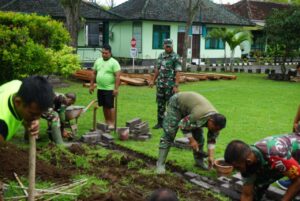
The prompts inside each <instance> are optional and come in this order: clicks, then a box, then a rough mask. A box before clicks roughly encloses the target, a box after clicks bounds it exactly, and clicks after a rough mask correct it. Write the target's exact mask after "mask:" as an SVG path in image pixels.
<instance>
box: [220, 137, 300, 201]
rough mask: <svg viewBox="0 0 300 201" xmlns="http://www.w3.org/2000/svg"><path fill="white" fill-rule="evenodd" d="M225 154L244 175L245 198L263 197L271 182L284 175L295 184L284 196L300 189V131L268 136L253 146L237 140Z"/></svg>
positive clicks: (256, 198) (287, 198)
mask: <svg viewBox="0 0 300 201" xmlns="http://www.w3.org/2000/svg"><path fill="white" fill-rule="evenodd" d="M224 158H225V161H226V162H227V163H229V164H231V165H232V166H233V167H234V168H235V169H237V170H239V171H240V172H241V174H242V176H243V182H244V185H243V189H242V194H241V200H261V199H262V198H263V195H264V193H265V192H266V190H267V189H268V187H269V185H270V184H272V183H273V182H275V181H276V180H278V179H280V178H282V177H284V176H287V177H289V178H290V179H291V180H292V184H291V185H290V186H289V188H288V189H287V191H286V193H285V194H284V196H283V198H282V200H292V199H293V198H294V197H295V196H296V195H297V193H298V192H299V190H300V165H299V162H300V133H293V134H290V135H278V136H271V137H267V138H265V139H263V140H261V141H259V142H257V143H255V144H254V145H251V146H249V145H247V144H245V143H244V142H242V141H240V140H234V141H232V142H230V143H229V144H228V145H227V148H226V150H225V154H224Z"/></svg>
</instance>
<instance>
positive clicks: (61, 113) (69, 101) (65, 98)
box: [42, 93, 76, 144]
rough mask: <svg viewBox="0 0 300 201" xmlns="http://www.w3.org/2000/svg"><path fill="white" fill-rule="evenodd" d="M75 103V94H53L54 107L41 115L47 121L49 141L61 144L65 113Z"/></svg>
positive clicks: (63, 133)
mask: <svg viewBox="0 0 300 201" xmlns="http://www.w3.org/2000/svg"><path fill="white" fill-rule="evenodd" d="M75 101H76V94H74V93H67V94H59V93H56V94H55V98H54V101H53V103H54V105H53V107H52V108H49V110H48V111H47V112H45V113H43V114H42V118H44V119H46V120H47V121H48V132H49V133H48V134H49V138H50V140H52V141H53V142H55V143H56V144H63V143H64V142H63V139H62V136H64V135H66V133H65V129H64V123H65V111H66V108H67V107H68V106H70V105H73V104H74V103H75Z"/></svg>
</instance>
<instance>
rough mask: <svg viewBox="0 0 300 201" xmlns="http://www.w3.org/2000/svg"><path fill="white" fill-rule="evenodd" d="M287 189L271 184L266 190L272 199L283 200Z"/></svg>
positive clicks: (268, 196)
mask: <svg viewBox="0 0 300 201" xmlns="http://www.w3.org/2000/svg"><path fill="white" fill-rule="evenodd" d="M285 192H286V191H284V190H281V189H279V188H276V187H274V186H270V187H269V188H268V191H267V192H266V196H267V198H270V199H272V200H281V199H282V197H283V195H284V194H285Z"/></svg>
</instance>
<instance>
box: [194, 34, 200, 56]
mask: <svg viewBox="0 0 300 201" xmlns="http://www.w3.org/2000/svg"><path fill="white" fill-rule="evenodd" d="M199 56H200V35H198V34H197V35H195V34H194V35H193V45H192V58H199Z"/></svg>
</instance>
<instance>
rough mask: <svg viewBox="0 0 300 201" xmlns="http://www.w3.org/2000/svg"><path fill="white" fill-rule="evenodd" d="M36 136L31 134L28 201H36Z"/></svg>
mask: <svg viewBox="0 0 300 201" xmlns="http://www.w3.org/2000/svg"><path fill="white" fill-rule="evenodd" d="M35 138H36V137H35V136H33V135H30V134H29V179H28V180H29V187H28V201H34V196H35V160H36V144H35V143H36V141H35Z"/></svg>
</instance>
